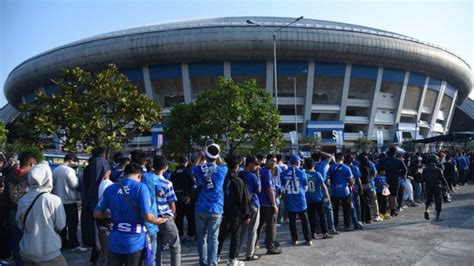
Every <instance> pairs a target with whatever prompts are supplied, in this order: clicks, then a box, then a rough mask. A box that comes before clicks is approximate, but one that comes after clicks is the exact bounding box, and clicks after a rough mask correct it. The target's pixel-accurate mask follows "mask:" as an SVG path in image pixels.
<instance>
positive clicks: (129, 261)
mask: <svg viewBox="0 0 474 266" xmlns="http://www.w3.org/2000/svg"><path fill="white" fill-rule="evenodd" d="M143 259H144V256H143V252H142V251H141V250H140V251H138V252H135V253H131V254H118V253H112V252H109V257H108V262H109V265H113V266H119V265H120V266H122V265H125V266H139V265H142V264H143Z"/></svg>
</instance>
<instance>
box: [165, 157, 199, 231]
mask: <svg viewBox="0 0 474 266" xmlns="http://www.w3.org/2000/svg"><path fill="white" fill-rule="evenodd" d="M170 181H171V182H172V183H173V187H174V192H175V194H176V198H177V199H178V201H177V202H176V226H177V227H178V231H179V237H180V239H183V240H185V238H183V235H184V228H183V227H184V226H183V224H184V217H186V220H187V221H188V230H187V233H188V240H194V238H195V236H196V229H195V227H194V203H195V201H196V199H195V195H194V194H195V191H194V190H193V186H195V185H196V180H195V179H194V177H193V176H192V174H191V170H190V169H189V168H188V159H187V158H186V157H184V156H182V157H179V158H178V166H177V167H176V170H175V171H174V172H173V173H171V177H170Z"/></svg>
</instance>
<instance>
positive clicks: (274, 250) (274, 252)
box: [267, 248, 282, 255]
mask: <svg viewBox="0 0 474 266" xmlns="http://www.w3.org/2000/svg"><path fill="white" fill-rule="evenodd" d="M281 253H282V251H281V249H279V248H272V249H269V250H267V255H278V254H281Z"/></svg>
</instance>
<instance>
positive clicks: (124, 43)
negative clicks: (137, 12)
mask: <svg viewBox="0 0 474 266" xmlns="http://www.w3.org/2000/svg"><path fill="white" fill-rule="evenodd" d="M272 31H273V32H275V35H273V33H272ZM273 36H275V44H276V47H275V48H276V49H275V50H274V39H273ZM274 52H276V62H277V64H276V71H274V67H275V66H274V60H275V58H274ZM109 63H115V64H117V65H118V67H119V68H120V70H121V71H122V72H123V73H124V74H125V75H126V76H127V77H128V78H129V80H131V81H132V82H134V83H135V84H137V85H138V88H139V90H141V92H142V93H144V94H146V95H147V96H148V97H150V98H151V99H153V100H155V101H157V102H158V103H159V104H160V105H161V106H162V107H163V115H164V121H163V125H159V126H157V127H155V128H153V129H151V130H150V134H149V135H148V136H146V135H145V136H142V137H139V138H135V139H134V140H133V142H132V144H133V143H135V144H136V142H139V143H140V144H141V145H144V146H147V145H148V146H150V145H152V146H156V145H159V144H160V143H161V141H159V140H161V139H162V138H160V133H161V132H162V128H163V126H164V125H166V115H167V114H169V112H170V108H171V107H172V106H173V105H174V104H176V103H180V102H186V103H189V102H192V101H193V100H194V99H195V98H196V95H198V94H199V93H201V92H203V91H206V90H208V89H210V88H212V87H214V86H215V85H216V82H217V79H218V77H219V76H222V77H224V78H232V79H233V80H234V81H236V82H243V81H245V80H248V79H255V80H256V82H257V85H258V86H260V87H262V88H264V89H266V90H267V91H268V92H270V93H272V94H273V97H274V100H275V103H276V104H277V107H278V110H279V112H280V118H281V122H280V126H281V129H282V131H283V133H284V135H285V139H286V140H287V141H289V140H290V139H291V138H290V135H294V134H290V132H292V131H295V130H297V132H298V139H302V138H303V137H313V136H316V135H317V136H319V137H320V139H321V144H323V145H326V146H328V147H336V146H339V147H341V146H342V145H344V147H350V146H353V145H354V143H356V142H357V141H358V140H359V139H360V138H361V137H367V138H368V139H370V140H372V141H374V142H375V143H377V145H378V146H379V147H382V146H387V145H390V144H392V143H399V142H402V141H404V140H409V139H422V138H427V137H431V136H436V135H440V134H445V133H447V132H448V131H449V129H450V124H451V120H452V118H453V113H454V109H455V105H456V104H460V103H461V102H462V101H463V100H464V99H465V98H466V97H467V96H468V95H469V93H470V92H471V90H472V80H471V79H472V74H471V73H472V72H471V68H470V66H469V65H468V64H467V63H466V62H465V61H464V60H463V59H462V58H460V57H459V56H457V55H455V54H454V53H452V52H450V51H448V50H446V49H444V48H441V47H439V46H437V45H435V44H431V43H427V42H423V41H421V40H417V39H414V38H411V37H408V36H404V35H401V34H398V33H393V32H388V31H383V30H379V29H374V28H369V27H364V26H358V25H351V24H346V23H339V22H330V21H321V20H313V19H300V20H297V21H296V22H295V19H294V18H280V17H226V18H213V19H199V20H188V21H180V22H170V23H162V24H156V25H150V26H143V27H137V28H132V29H125V30H121V31H115V32H111V33H106V34H102V35H98V36H93V37H90V38H87V39H83V40H80V41H77V42H74V43H70V44H66V45H63V46H60V47H57V48H54V49H52V50H49V51H46V52H44V53H42V54H39V55H37V56H35V57H33V58H30V59H28V60H26V61H24V62H23V63H21V64H20V65H18V66H17V67H16V68H15V69H14V70H13V71H12V72H11V73H10V74H9V76H8V79H7V81H6V82H5V87H4V92H5V96H6V98H7V100H8V102H9V105H10V106H9V107H8V108H7V109H6V110H5V111H4V112H7V111H8V112H7V113H9V114H10V113H14V111H12V110H14V107H18V105H19V104H21V103H22V102H32V101H34V98H35V93H36V91H38V90H43V91H44V92H45V93H47V94H53V93H54V91H55V89H56V87H55V85H54V84H52V83H51V79H53V78H56V77H58V75H60V73H61V69H63V68H70V67H75V66H79V67H82V68H85V69H87V70H89V71H97V70H100V69H103V68H105V67H106V66H107V65H108V64H109ZM275 72H276V75H275ZM274 80H276V85H277V86H275V82H274ZM4 109H5V108H4ZM2 111H3V110H2ZM165 141H166V140H165Z"/></svg>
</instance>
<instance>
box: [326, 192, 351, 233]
mask: <svg viewBox="0 0 474 266" xmlns="http://www.w3.org/2000/svg"><path fill="white" fill-rule="evenodd" d="M331 200H332V205H333V207H334V212H333V214H334V215H333V216H334V226H335V227H337V224H338V223H339V205H342V212H343V215H344V227H345V228H349V227H350V226H351V221H350V216H351V196H350V195H349V196H347V197H334V196H333V197H332V199H331Z"/></svg>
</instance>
